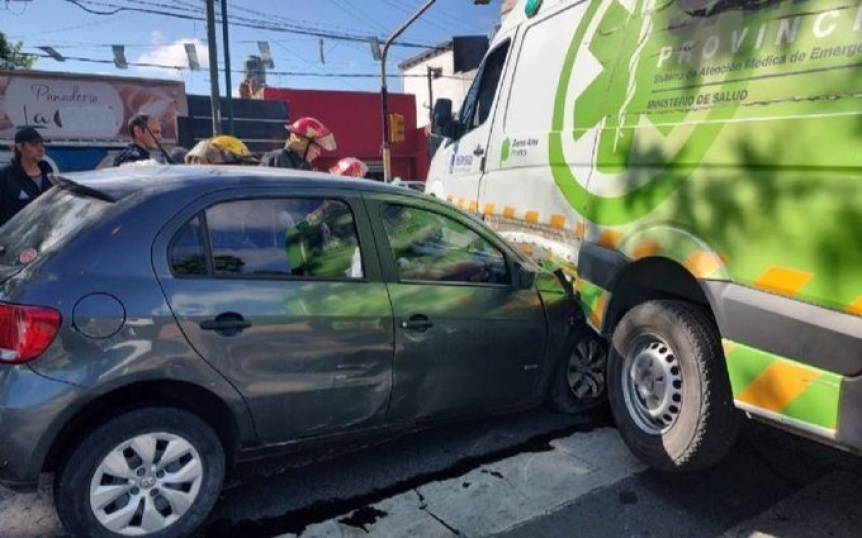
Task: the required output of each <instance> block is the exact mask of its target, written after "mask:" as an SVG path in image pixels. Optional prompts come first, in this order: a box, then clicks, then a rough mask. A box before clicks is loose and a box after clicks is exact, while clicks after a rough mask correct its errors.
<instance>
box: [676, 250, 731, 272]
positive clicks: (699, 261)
mask: <svg viewBox="0 0 862 538" xmlns="http://www.w3.org/2000/svg"><path fill="white" fill-rule="evenodd" d="M684 265H685V268H686V269H688V270H689V272H690V273H691V274H693V275H694V276H696V277H697V278H706V277H709V276H711V275H712V274H713V273H715V272H716V271H717V270H718V269H719V268H720V267H721V265H722V264H721V260H719V259H718V257H717V256H716V255H715V254H713V253H711V252H707V251H705V250H699V251H697V252H695V253H693V254H692V255H691V256H689V257H688V259H687V260H686V261H685V264H684Z"/></svg>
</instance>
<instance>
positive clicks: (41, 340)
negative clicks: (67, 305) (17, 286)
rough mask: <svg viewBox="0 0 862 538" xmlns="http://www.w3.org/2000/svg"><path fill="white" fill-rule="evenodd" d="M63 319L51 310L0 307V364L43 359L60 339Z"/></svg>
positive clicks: (0, 305) (34, 307) (3, 305)
mask: <svg viewBox="0 0 862 538" xmlns="http://www.w3.org/2000/svg"><path fill="white" fill-rule="evenodd" d="M61 319H62V318H61V316H60V313H59V312H57V311H56V310H54V309H52V308H45V307H42V306H21V305H12V304H4V303H0V364H2V363H12V364H20V363H24V362H28V361H31V360H33V359H35V358H36V357H38V356H39V355H41V354H42V352H43V351H45V350H46V349H48V346H49V345H51V342H52V341H53V340H54V337H55V336H57V331H58V330H59V329H60V321H61Z"/></svg>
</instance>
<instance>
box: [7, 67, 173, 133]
mask: <svg viewBox="0 0 862 538" xmlns="http://www.w3.org/2000/svg"><path fill="white" fill-rule="evenodd" d="M186 113H187V108H186V98H185V89H184V86H183V84H182V83H181V82H171V81H151V80H138V79H115V78H109V77H103V78H100V77H97V76H88V75H81V76H68V75H62V76H50V75H49V74H46V73H40V74H39V75H38V76H34V75H33V74H23V73H18V72H12V73H8V74H6V73H0V138H13V137H14V134H15V131H16V130H17V129H19V128H21V127H23V126H32V127H36V128H37V129H39V131H40V132H41V133H42V136H44V137H45V138H46V139H48V141H49V142H50V141H59V140H62V139H86V140H104V141H106V142H107V141H110V142H117V141H121V140H126V139H128V132H127V128H126V125H127V123H128V121H129V119H130V118H131V117H132V116H134V115H135V114H148V115H151V116H156V117H158V118H159V119H160V120H161V123H162V139H163V140H164V141H165V142H175V141H176V138H177V116H178V115H186Z"/></svg>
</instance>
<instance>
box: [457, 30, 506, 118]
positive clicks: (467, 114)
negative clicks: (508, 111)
mask: <svg viewBox="0 0 862 538" xmlns="http://www.w3.org/2000/svg"><path fill="white" fill-rule="evenodd" d="M508 51H509V42H508V41H506V42H505V43H503V44H502V45H500V46H499V47H497V48H496V49H494V51H492V52H491V53H490V54H489V55H488V56H487V57H486V58H485V62H484V63H483V64H482V67H481V68H480V71H479V73H478V74H477V75H476V78H475V79H473V84H472V85H471V86H470V89H469V90H468V92H467V96H466V97H465V98H464V104H463V105H462V106H461V111H460V114H459V118H458V122H459V124H460V125H461V128H462V129H463V133H462V134H464V133H468V132H470V131H472V130H473V129H475V128H476V127H478V126H480V125H482V124H483V123H485V121H486V120H487V119H488V116H490V114H491V105H492V104H493V102H494V95H496V93H497V87H498V86H499V85H500V78H501V77H502V74H503V66H504V65H505V63H506V54H507V53H508Z"/></svg>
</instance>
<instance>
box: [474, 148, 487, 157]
mask: <svg viewBox="0 0 862 538" xmlns="http://www.w3.org/2000/svg"><path fill="white" fill-rule="evenodd" d="M484 154H485V148H483V147H482V146H476V149H474V150H473V155H475V156H476V157H481V156H482V155H484Z"/></svg>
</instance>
